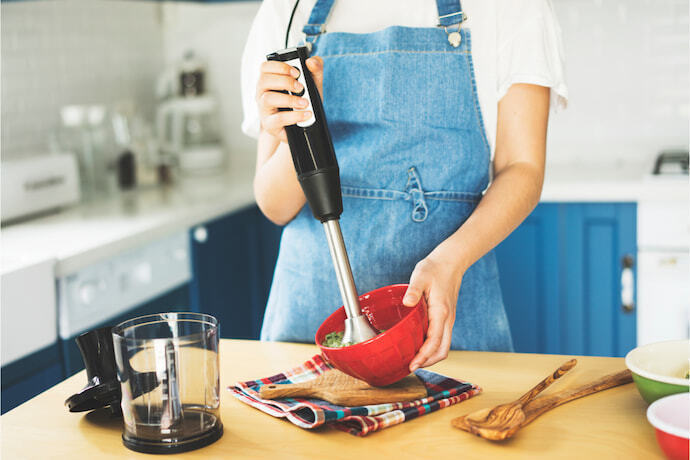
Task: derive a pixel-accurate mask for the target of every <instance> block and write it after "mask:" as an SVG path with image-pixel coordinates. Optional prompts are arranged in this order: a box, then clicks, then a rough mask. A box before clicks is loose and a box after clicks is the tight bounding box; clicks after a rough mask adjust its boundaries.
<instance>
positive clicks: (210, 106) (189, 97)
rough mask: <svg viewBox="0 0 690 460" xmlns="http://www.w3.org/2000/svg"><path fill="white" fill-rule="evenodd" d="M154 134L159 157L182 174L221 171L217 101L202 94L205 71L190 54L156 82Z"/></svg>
mask: <svg viewBox="0 0 690 460" xmlns="http://www.w3.org/2000/svg"><path fill="white" fill-rule="evenodd" d="M158 93H159V94H158V96H159V98H160V99H161V102H160V103H159V105H158V108H157V112H156V131H157V135H158V143H159V148H160V151H161V155H162V156H163V157H164V159H166V160H168V161H169V162H170V163H173V164H176V165H177V166H179V169H180V172H182V173H183V174H184V173H191V174H194V173H206V174H208V173H214V172H218V171H221V170H222V166H223V165H224V164H225V157H226V153H225V150H224V148H223V145H222V140H221V136H220V130H219V126H218V101H217V100H216V99H215V98H214V97H213V96H211V95H210V94H208V93H207V92H206V68H205V65H204V63H203V62H202V61H201V60H200V59H198V58H197V57H196V56H195V55H194V53H193V52H187V53H186V54H185V56H184V58H183V59H182V61H181V62H180V63H178V64H177V65H176V66H175V67H174V68H173V69H169V70H168V71H167V72H166V73H165V74H164V75H163V76H162V77H161V78H160V80H159V83H158Z"/></svg>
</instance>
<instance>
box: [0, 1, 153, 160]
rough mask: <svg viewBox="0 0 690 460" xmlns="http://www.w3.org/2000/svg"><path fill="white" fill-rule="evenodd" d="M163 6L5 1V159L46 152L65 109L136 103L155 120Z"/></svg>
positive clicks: (89, 2)
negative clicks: (78, 106)
mask: <svg viewBox="0 0 690 460" xmlns="http://www.w3.org/2000/svg"><path fill="white" fill-rule="evenodd" d="M161 8H162V6H161V5H160V4H158V3H157V2H146V1H137V0H132V1H127V0H117V1H109V0H54V1H22V2H9V3H2V15H1V21H2V41H1V45H0V46H1V52H2V68H1V79H2V82H1V86H2V92H1V96H2V104H1V113H2V115H1V116H2V133H1V134H2V138H1V141H2V158H3V159H6V158H12V157H18V156H23V155H29V154H33V153H36V152H39V151H45V150H46V149H47V148H48V139H49V136H50V135H51V134H52V133H53V132H54V131H55V129H56V128H57V126H58V123H59V109H60V107H61V106H63V105H67V104H98V103H103V104H113V103H117V102H122V101H133V102H135V103H136V105H137V107H138V108H139V109H140V110H141V111H142V113H143V114H144V115H145V116H146V117H148V118H149V119H152V117H153V110H154V88H155V79H156V76H157V75H158V72H159V71H160V69H161V68H162V65H163V52H162V51H163V33H162V28H161Z"/></svg>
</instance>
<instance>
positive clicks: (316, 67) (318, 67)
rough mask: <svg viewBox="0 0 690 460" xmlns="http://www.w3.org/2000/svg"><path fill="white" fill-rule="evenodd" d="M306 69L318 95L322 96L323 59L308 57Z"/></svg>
mask: <svg viewBox="0 0 690 460" xmlns="http://www.w3.org/2000/svg"><path fill="white" fill-rule="evenodd" d="M307 68H308V69H309V72H311V76H312V78H313V79H314V83H315V84H316V88H317V89H318V90H319V94H321V96H323V59H321V57H319V56H314V57H310V58H309V59H307Z"/></svg>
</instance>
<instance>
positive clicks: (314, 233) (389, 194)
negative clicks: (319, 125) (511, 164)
mask: <svg viewBox="0 0 690 460" xmlns="http://www.w3.org/2000/svg"><path fill="white" fill-rule="evenodd" d="M333 2H334V0H324V1H322V0H318V1H317V2H316V5H315V6H314V8H313V9H312V12H311V16H310V18H309V24H307V25H306V26H305V27H304V32H305V34H306V42H307V43H309V44H311V46H312V53H311V54H312V55H313V56H314V55H318V56H321V57H322V58H323V60H324V80H323V84H324V88H323V93H324V97H323V102H324V108H325V112H326V116H327V118H328V126H329V128H330V131H331V136H332V139H333V144H334V146H335V150H336V155H337V157H338V163H339V165H340V177H341V183H342V192H343V214H342V216H341V219H340V225H341V227H342V232H343V237H344V239H345V245H346V247H347V250H348V254H349V256H350V262H351V264H352V271H353V274H354V277H355V283H356V285H357V290H358V292H359V293H360V294H363V293H365V292H368V291H371V290H373V289H376V288H378V287H381V286H385V285H389V284H394V283H408V282H409V280H410V275H411V274H412V270H413V269H414V266H415V264H416V263H417V262H418V261H420V260H421V259H423V258H424V257H425V256H426V255H427V254H429V252H431V251H432V250H433V249H434V248H435V247H436V246H437V245H438V244H439V243H441V242H442V241H443V240H445V239H446V238H448V237H449V236H450V235H451V234H453V233H454V232H455V231H456V230H457V229H458V228H459V227H460V225H462V223H463V222H464V221H465V220H466V219H467V218H468V217H469V215H470V214H471V213H472V211H473V210H474V208H475V207H476V205H477V203H478V202H479V199H480V198H481V193H482V191H483V190H484V189H486V187H487V186H488V183H489V167H490V148H489V145H488V142H487V139H486V135H485V130H484V126H483V122H482V118H481V112H480V109H479V102H478V99H477V92H476V84H475V79H474V69H473V67H472V56H471V36H470V32H469V31H468V30H466V29H463V28H462V21H463V20H464V14H463V13H462V10H461V6H460V2H459V1H458V0H437V6H438V11H439V25H440V26H442V27H439V28H412V27H398V26H394V27H389V28H386V29H384V30H381V31H377V32H374V33H368V34H351V33H341V32H337V33H325V27H324V24H325V21H326V18H327V17H328V14H329V12H330V10H331V7H332V6H333ZM340 305H342V300H341V298H340V292H339V290H338V284H337V281H336V277H335V272H334V269H333V265H332V262H331V258H330V254H329V251H328V245H327V242H326V237H325V234H324V231H323V228H322V224H321V223H320V222H319V221H317V220H316V219H314V218H313V216H312V214H311V211H310V210H309V208H308V206H306V205H305V207H304V208H303V209H302V210H301V211H300V213H299V214H298V215H297V216H296V217H295V218H294V219H293V220H292V221H291V222H290V223H289V224H287V225H286V227H285V229H284V230H283V235H282V238H281V242H280V252H279V256H278V261H277V263H276V269H275V273H274V277H273V284H272V286H271V292H270V295H269V300H268V305H267V308H266V314H265V318H264V323H263V328H262V331H261V339H262V340H278V341H296V342H313V340H314V335H315V333H316V330H317V328H318V327H319V325H320V324H321V323H322V322H323V321H324V320H325V319H326V318H327V317H328V316H329V315H330V314H331V313H332V312H333V311H334V310H335V309H336V308H338V307H339V306H340ZM456 308H457V313H456V319H455V325H454V327H453V339H452V344H451V348H452V349H472V350H494V351H512V349H513V348H512V340H511V337H510V329H509V326H508V320H507V317H506V314H505V310H504V307H503V300H502V297H501V289H500V285H499V280H498V270H497V266H496V260H495V256H494V253H493V252H490V253H488V254H487V255H486V256H484V257H482V258H481V259H480V260H478V261H477V262H476V263H475V264H474V265H472V266H471V267H470V268H469V269H468V270H467V272H466V273H465V276H464V277H463V281H462V286H461V289H460V294H459V296H458V304H457V307H456Z"/></svg>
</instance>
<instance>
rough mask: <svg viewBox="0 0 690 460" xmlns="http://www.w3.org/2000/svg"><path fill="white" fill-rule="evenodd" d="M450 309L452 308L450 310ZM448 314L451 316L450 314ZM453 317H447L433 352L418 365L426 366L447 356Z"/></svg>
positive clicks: (451, 336)
mask: <svg viewBox="0 0 690 460" xmlns="http://www.w3.org/2000/svg"><path fill="white" fill-rule="evenodd" d="M451 311H452V310H451ZM449 316H453V315H452V314H451V315H449ZM453 323H454V321H453V319H447V320H446V322H445V324H444V327H443V337H442V338H441V344H440V345H439V346H438V348H437V349H436V351H435V353H433V354H432V355H431V356H429V357H428V358H427V359H426V361H424V362H423V363H421V364H420V365H419V367H428V366H432V365H434V364H436V363H437V362H439V361H443V360H444V359H446V358H447V357H448V350H450V342H451V340H452V338H453Z"/></svg>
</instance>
